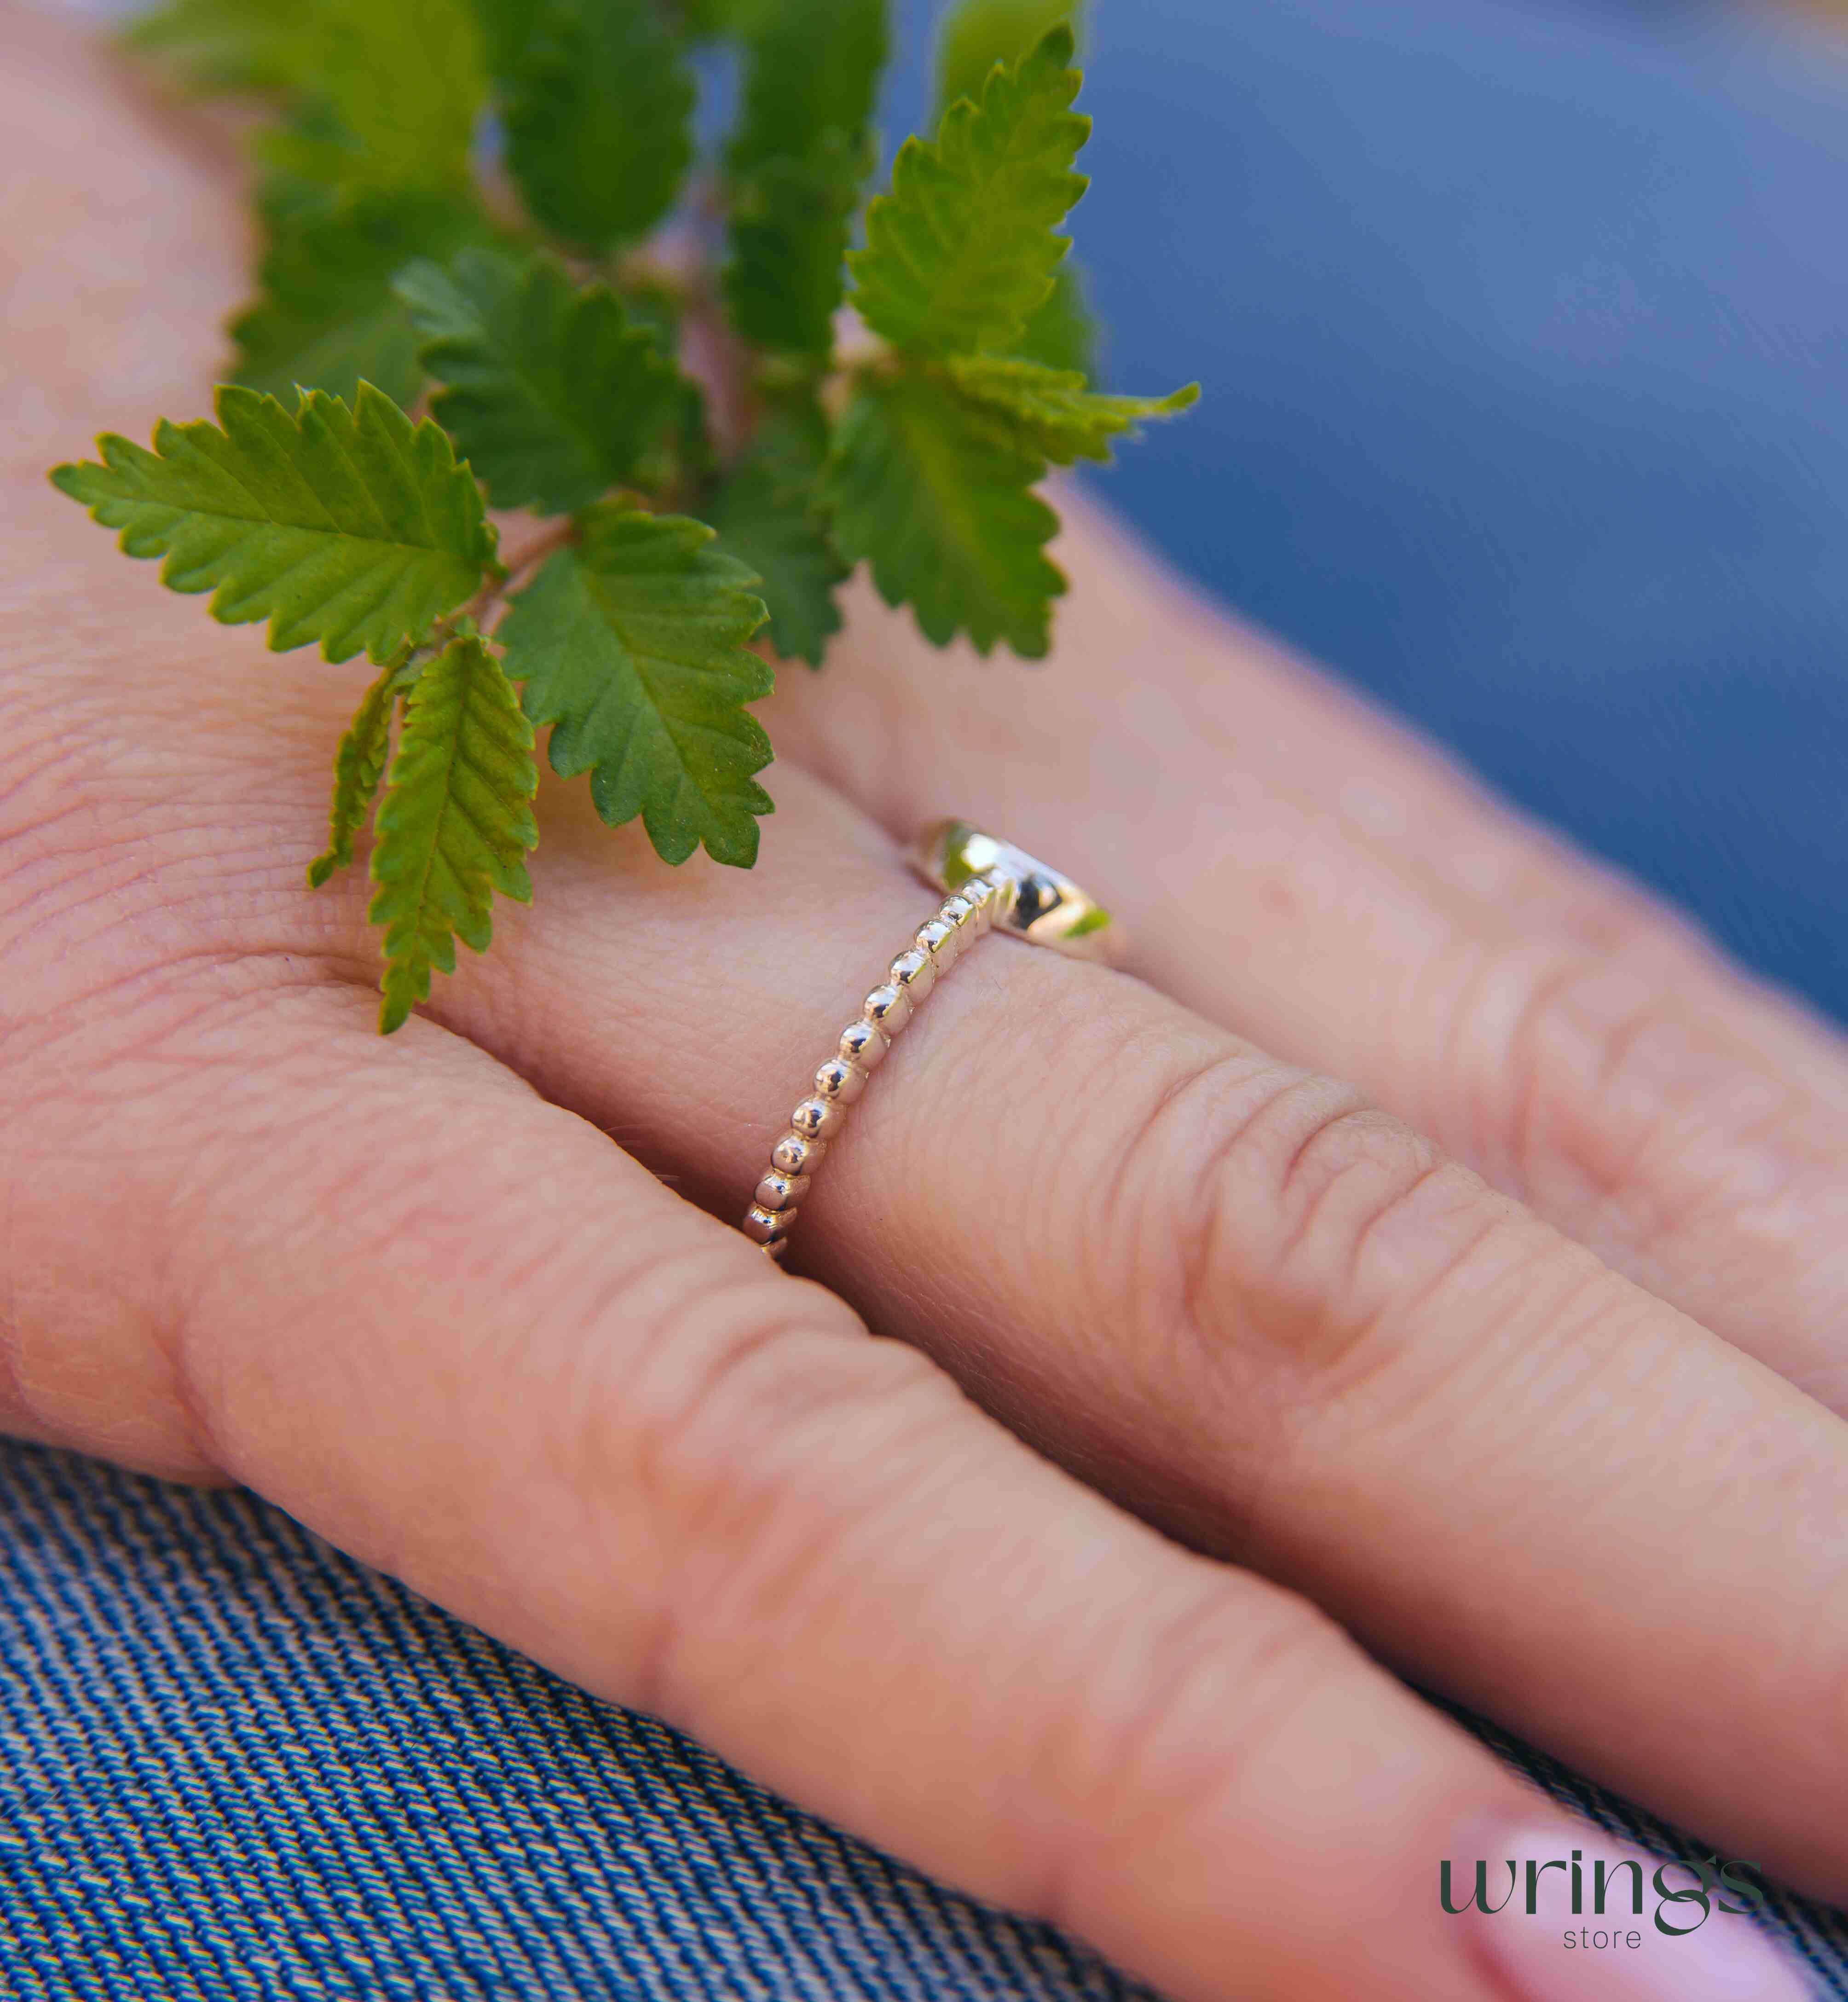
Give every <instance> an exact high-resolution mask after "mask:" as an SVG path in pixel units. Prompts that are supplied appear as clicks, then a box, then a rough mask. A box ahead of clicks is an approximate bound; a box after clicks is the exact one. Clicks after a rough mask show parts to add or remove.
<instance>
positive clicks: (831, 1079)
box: [815, 1057, 866, 1105]
mask: <svg viewBox="0 0 1848 2002" xmlns="http://www.w3.org/2000/svg"><path fill="white" fill-rule="evenodd" d="M864 1090H866V1072H864V1071H863V1070H862V1069H860V1067H859V1065H858V1064H851V1063H849V1062H848V1061H847V1060H846V1058H845V1057H830V1058H829V1059H828V1061H827V1062H826V1063H825V1064H823V1065H822V1066H821V1069H819V1070H818V1071H817V1072H815V1096H816V1097H818V1098H832V1100H834V1101H835V1104H837V1105H851V1104H853V1101H854V1100H856V1098H858V1097H859V1095H860V1093H862V1092H863V1091H864Z"/></svg>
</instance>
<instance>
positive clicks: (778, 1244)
mask: <svg viewBox="0 0 1848 2002" xmlns="http://www.w3.org/2000/svg"><path fill="white" fill-rule="evenodd" d="M757 1248H758V1250H760V1251H761V1252H762V1254H764V1256H765V1257H766V1258H768V1259H769V1261H770V1263H771V1264H772V1265H780V1264H782V1263H783V1261H784V1260H785V1259H786V1258H787V1257H789V1255H790V1240H788V1239H787V1238H786V1237H773V1238H772V1239H771V1240H770V1242H769V1243H768V1244H760V1245H758V1247H757Z"/></svg>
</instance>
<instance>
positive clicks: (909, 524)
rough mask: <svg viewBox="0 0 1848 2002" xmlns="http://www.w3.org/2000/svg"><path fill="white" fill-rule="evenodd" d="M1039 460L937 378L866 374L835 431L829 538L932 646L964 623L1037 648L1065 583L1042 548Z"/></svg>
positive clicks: (977, 633)
mask: <svg viewBox="0 0 1848 2002" xmlns="http://www.w3.org/2000/svg"><path fill="white" fill-rule="evenodd" d="M1044 471H1045V463H1044V460H1042V459H1039V458H1037V457H1036V456H1034V455H1031V454H1030V453H1027V452H1023V451H1022V450H1021V449H1020V448H1019V447H1018V446H1016V445H1012V444H1009V442H1007V441H1006V440H1005V439H1004V438H1001V437H999V436H998V435H997V434H996V432H995V427H993V426H992V425H990V424H984V423H982V422H980V421H978V420H976V419H975V417H973V416H972V415H971V413H970V411H969V410H968V406H966V405H965V404H964V403H963V402H962V401H961V399H960V398H959V397H958V396H956V395H955V394H954V392H952V391H951V390H950V388H949V387H948V385H946V384H942V383H939V382H933V381H932V380H930V379H929V378H922V377H918V376H914V375H899V376H896V377H894V378H891V379H889V380H886V381H880V380H877V379H874V380H871V381H869V382H866V383H864V384H863V385H862V386H861V388H860V389H859V392H858V394H857V395H856V396H855V398H854V399H853V403H851V404H849V406H848V409H847V412H846V416H845V417H843V418H842V421H841V424H840V427H839V431H838V432H837V434H836V437H835V453H834V459H833V463H832V466H831V468H830V470H829V480H828V484H829V489H830V493H831V495H832V500H833V503H834V533H835V542H836V543H837V544H838V545H839V549H840V551H841V553H842V556H846V558H847V559H848V560H849V561H850V562H858V561H860V560H865V561H866V562H867V563H870V565H871V566H872V570H873V582H874V583H875V584H877V586H878V587H879V591H880V596H881V597H883V598H884V599H885V601H886V602H887V604H888V605H910V606H911V608H912V612H913V614H914V616H915V617H916V619H917V622H918V624H919V628H920V629H921V630H922V632H923V633H924V635H925V637H926V638H927V639H929V640H933V641H935V642H936V644H937V645H938V646H940V647H943V646H947V645H948V644H950V640H953V639H954V637H956V635H957V633H959V632H964V633H968V636H969V638H970V640H971V641H972V642H973V644H975V648H976V650H977V651H978V652H979V653H983V654H985V653H987V652H988V651H989V649H990V648H991V647H993V646H994V645H995V644H996V643H997V642H998V641H1000V642H1004V643H1005V644H1006V645H1008V646H1009V647H1012V648H1013V650H1014V651H1015V652H1016V654H1019V655H1020V657H1021V658H1022V659H1023V660H1038V659H1040V658H1041V657H1042V656H1043V655H1044V654H1045V653H1046V652H1047V650H1048V647H1049V646H1050V645H1051V616H1052V601H1053V600H1054V599H1055V598H1057V597H1058V596H1059V595H1060V594H1061V593H1062V592H1063V591H1064V590H1065V578H1064V577H1063V576H1062V574H1061V573H1060V571H1059V570H1058V567H1056V566H1055V564H1054V563H1051V561H1050V560H1048V557H1047V556H1046V553H1045V545H1046V543H1047V542H1048V541H1049V540H1050V539H1051V537H1052V535H1054V534H1055V532H1056V531H1057V529H1058V516H1057V515H1056V514H1054V513H1053V511H1052V510H1051V508H1050V507H1048V506H1047V505H1046V504H1045V502H1044V501H1042V500H1041V499H1040V498H1039V497H1038V496H1037V494H1034V492H1033V487H1034V483H1035V482H1036V481H1037V480H1038V479H1039V478H1040V477H1041V475H1042V474H1043V473H1044Z"/></svg>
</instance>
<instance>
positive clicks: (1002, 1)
mask: <svg viewBox="0 0 1848 2002" xmlns="http://www.w3.org/2000/svg"><path fill="white" fill-rule="evenodd" d="M1082 15H1083V8H1082V6H1081V5H1079V0H957V5H954V7H952V8H951V9H950V12H948V13H947V15H945V16H944V17H943V26H941V27H940V29H939V30H938V31H937V64H936V70H937V110H938V112H939V113H940V114H941V113H943V112H945V111H947V110H949V108H950V106H951V105H953V104H954V103H955V102H956V100H957V99H958V98H959V97H968V98H973V99H976V100H977V101H978V102H979V100H980V99H981V96H982V86H983V85H985V83H986V82H988V78H989V71H990V70H992V68H994V67H995V64H996V63H999V62H1018V61H1020V58H1021V57H1022V56H1023V55H1025V54H1027V51H1029V50H1030V49H1031V48H1032V47H1034V45H1035V44H1037V43H1038V42H1040V41H1041V40H1044V37H1046V36H1047V35H1048V33H1051V30H1053V29H1055V28H1056V27H1057V26H1058V25H1059V23H1061V22H1068V23H1070V24H1071V27H1072V33H1073V36H1074V38H1076V36H1077V34H1078V32H1079V26H1080V20H1081V16H1082Z"/></svg>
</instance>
